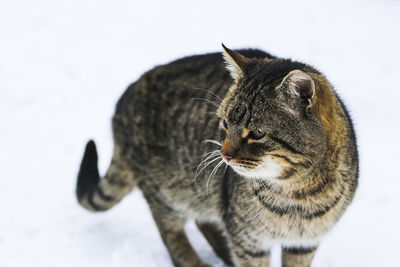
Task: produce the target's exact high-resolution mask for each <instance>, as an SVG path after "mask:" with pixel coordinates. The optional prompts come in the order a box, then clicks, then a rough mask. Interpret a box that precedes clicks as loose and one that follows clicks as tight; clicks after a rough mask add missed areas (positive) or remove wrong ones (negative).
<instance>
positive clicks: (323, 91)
mask: <svg viewBox="0 0 400 267" xmlns="http://www.w3.org/2000/svg"><path fill="white" fill-rule="evenodd" d="M309 75H310V76H311V78H312V79H313V80H314V83H315V96H314V98H313V103H312V106H311V110H312V111H313V113H314V114H315V116H316V117H317V118H318V119H319V121H320V122H321V123H322V126H323V127H324V129H325V131H326V135H327V136H328V140H329V141H330V143H332V142H335V140H336V138H337V137H338V133H340V132H342V128H343V127H342V125H343V123H340V118H339V116H338V114H337V111H338V110H340V108H339V107H338V105H339V103H338V102H337V100H336V97H335V95H334V93H333V89H332V86H331V85H330V84H329V82H328V81H327V80H326V79H325V77H324V76H322V75H316V74H309Z"/></svg>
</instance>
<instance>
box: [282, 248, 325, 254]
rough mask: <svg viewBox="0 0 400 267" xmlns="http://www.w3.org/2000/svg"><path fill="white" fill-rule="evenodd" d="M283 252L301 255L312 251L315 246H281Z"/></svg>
mask: <svg viewBox="0 0 400 267" xmlns="http://www.w3.org/2000/svg"><path fill="white" fill-rule="evenodd" d="M282 249H283V250H284V251H285V252H287V253H290V254H295V255H303V254H308V253H312V252H314V251H315V250H316V249H317V247H310V248H285V247H283V248H282Z"/></svg>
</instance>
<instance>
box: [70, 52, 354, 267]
mask: <svg viewBox="0 0 400 267" xmlns="http://www.w3.org/2000/svg"><path fill="white" fill-rule="evenodd" d="M224 51H225V60H226V61H227V64H228V69H229V71H231V72H232V73H229V71H227V70H226V69H225V65H224V61H223V58H222V56H221V55H220V54H217V53H215V54H207V55H200V56H193V57H187V58H183V59H180V60H177V61H174V62H172V63H169V64H167V65H163V66H158V67H156V68H154V69H153V70H151V71H149V72H147V73H145V74H144V75H143V76H142V77H141V78H140V79H139V80H138V81H137V82H135V83H133V84H132V85H131V86H129V88H128V89H127V90H126V92H125V93H124V95H123V96H122V97H121V99H120V100H119V102H118V104H117V107H116V112H115V115H114V117H113V135H114V152H113V158H112V160H111V164H110V167H109V169H108V171H107V173H106V174H105V176H104V177H103V178H100V175H99V172H98V169H97V152H96V147H95V144H94V142H93V141H90V142H89V143H88V144H87V147H86V150H85V154H84V157H83V160H82V164H81V168H80V171H79V175H78V183H77V190H76V193H77V197H78V200H79V203H80V204H81V205H82V206H84V207H85V208H87V209H88V210H91V211H104V210H108V209H110V208H111V207H113V206H114V205H115V204H116V203H118V202H119V201H120V200H121V199H122V198H123V197H124V196H125V195H126V194H128V193H129V192H130V191H131V190H132V189H133V188H134V187H135V186H136V185H137V186H138V187H139V188H140V190H142V192H143V195H144V197H145V198H146V200H147V202H148V204H149V207H150V209H151V212H152V214H153V217H154V220H155V222H156V224H157V227H158V230H159V232H160V235H161V237H162V240H163V242H164V244H165V245H166V247H167V248H168V251H169V253H170V256H171V259H172V262H173V263H174V264H175V266H184V267H186V266H209V265H208V264H206V263H204V262H203V261H202V260H201V259H200V258H199V256H198V255H197V253H196V252H195V251H194V249H193V248H192V247H191V245H190V243H189V241H188V239H187V237H186V235H185V232H184V228H183V227H184V224H185V222H186V220H187V219H189V218H191V219H194V220H196V224H197V225H198V227H199V229H200V231H201V232H202V233H203V234H204V236H205V237H206V239H207V240H208V241H209V243H210V245H211V246H212V247H213V248H214V250H215V251H216V253H217V255H218V256H220V257H221V258H222V259H223V260H224V261H225V262H226V263H227V264H233V265H235V266H239V267H243V266H250V267H251V266H269V258H270V248H271V247H272V246H274V245H276V244H279V245H281V246H282V248H283V250H282V265H283V266H285V267H289V266H290V267H306V266H310V264H311V261H312V258H313V256H314V254H315V252H316V250H317V247H318V244H319V242H320V240H321V238H322V237H323V236H324V235H325V234H326V233H327V232H328V231H329V230H330V229H331V228H332V227H333V226H334V225H335V223H336V222H337V221H338V220H339V218H340V217H341V215H342V214H343V212H344V211H345V209H346V208H347V206H348V205H349V204H350V202H351V201H352V199H353V196H354V193H355V189H356V187H357V177H358V154H357V148H356V140H355V135H354V130H353V127H352V123H351V120H350V117H349V115H348V113H347V111H346V109H345V107H344V105H343V103H342V102H341V100H340V99H339V98H338V97H337V95H336V93H335V92H334V90H333V88H332V86H331V85H330V83H329V82H328V81H327V79H326V78H325V77H324V76H323V75H322V74H321V73H320V72H318V71H317V70H316V69H315V68H313V67H311V66H309V65H306V64H303V63H299V62H294V61H291V60H288V59H280V58H275V57H273V56H271V55H269V54H268V53H265V52H263V51H260V50H240V51H232V50H229V49H228V48H226V47H224ZM230 74H231V75H230ZM232 77H233V78H232Z"/></svg>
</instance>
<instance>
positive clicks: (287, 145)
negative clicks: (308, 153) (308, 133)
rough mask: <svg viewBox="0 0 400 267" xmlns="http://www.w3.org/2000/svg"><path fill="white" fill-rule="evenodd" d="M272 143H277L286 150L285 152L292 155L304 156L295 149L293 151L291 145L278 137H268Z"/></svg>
mask: <svg viewBox="0 0 400 267" xmlns="http://www.w3.org/2000/svg"><path fill="white" fill-rule="evenodd" d="M269 137H270V138H271V139H272V140H273V141H275V142H277V143H279V144H280V145H281V146H282V147H284V148H286V149H287V150H289V151H290V152H292V153H294V154H299V155H304V154H303V153H302V152H300V151H298V150H297V149H295V148H294V147H293V146H292V145H290V144H289V143H288V142H286V141H285V140H282V139H280V138H279V137H276V136H272V135H270V136H269Z"/></svg>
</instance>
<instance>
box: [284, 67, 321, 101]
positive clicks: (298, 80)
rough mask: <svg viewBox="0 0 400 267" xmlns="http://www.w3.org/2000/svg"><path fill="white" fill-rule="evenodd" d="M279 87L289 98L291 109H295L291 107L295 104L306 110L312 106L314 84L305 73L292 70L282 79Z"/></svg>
mask: <svg viewBox="0 0 400 267" xmlns="http://www.w3.org/2000/svg"><path fill="white" fill-rule="evenodd" d="M279 87H280V88H281V90H284V92H285V94H286V95H287V96H289V99H290V101H292V103H291V104H292V105H291V106H292V107H293V108H295V107H294V106H293V105H295V103H297V104H302V105H303V106H306V107H307V108H310V107H311V106H312V103H313V98H314V95H315V84H314V81H313V79H312V78H311V77H310V76H309V75H308V74H307V73H305V72H303V71H301V70H293V71H291V72H289V73H288V74H287V75H286V77H285V78H283V80H282V83H281V85H280V86H279Z"/></svg>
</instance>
